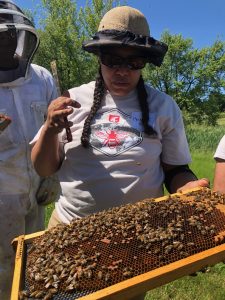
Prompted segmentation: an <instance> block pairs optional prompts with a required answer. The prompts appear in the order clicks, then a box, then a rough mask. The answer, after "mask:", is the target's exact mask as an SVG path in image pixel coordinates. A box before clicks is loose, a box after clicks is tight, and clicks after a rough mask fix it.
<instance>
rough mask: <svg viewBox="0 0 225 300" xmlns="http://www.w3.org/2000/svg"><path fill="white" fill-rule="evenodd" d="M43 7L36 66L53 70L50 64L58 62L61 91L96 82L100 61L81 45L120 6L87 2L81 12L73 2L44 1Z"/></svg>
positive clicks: (101, 2) (95, 0)
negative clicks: (103, 18) (106, 14)
mask: <svg viewBox="0 0 225 300" xmlns="http://www.w3.org/2000/svg"><path fill="white" fill-rule="evenodd" d="M42 4H43V8H42V9H43V14H42V15H44V18H43V19H41V20H40V22H41V25H42V27H41V29H40V30H39V35H40V40H41V43H40V47H39V50H38V52H37V55H36V57H35V62H36V63H37V64H40V65H42V66H44V67H46V68H47V69H50V63H51V61H53V60H56V62H57V68H58V75H59V79H60V83H61V90H62V91H64V90H66V89H68V88H71V87H73V86H77V85H80V84H83V83H85V82H88V81H91V80H94V79H95V75H96V73H97V69H98V63H97V59H96V57H95V56H94V55H91V54H88V53H86V52H84V51H83V50H82V43H83V41H84V40H85V39H90V38H91V36H92V35H93V34H94V33H95V32H96V31H97V27H98V23H99V21H100V19H101V17H102V16H103V14H104V13H105V12H106V10H108V9H110V8H111V7H112V6H113V5H116V4H119V2H118V1H115V0H114V1H113V0H107V1H103V0H93V1H91V3H90V2H89V1H87V3H86V5H85V6H84V7H81V8H80V9H79V10H78V8H77V3H76V1H74V0H42Z"/></svg>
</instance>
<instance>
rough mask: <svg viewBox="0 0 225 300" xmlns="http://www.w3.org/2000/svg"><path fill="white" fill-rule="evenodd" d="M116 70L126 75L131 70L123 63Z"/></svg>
mask: <svg viewBox="0 0 225 300" xmlns="http://www.w3.org/2000/svg"><path fill="white" fill-rule="evenodd" d="M115 72H116V74H120V75H125V74H128V73H129V72H130V69H129V68H128V66H126V65H124V66H123V65H121V66H118V67H117V68H115Z"/></svg>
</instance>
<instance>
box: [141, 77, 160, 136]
mask: <svg viewBox="0 0 225 300" xmlns="http://www.w3.org/2000/svg"><path fill="white" fill-rule="evenodd" d="M137 92H138V100H139V104H140V107H141V112H142V124H143V126H144V132H145V133H146V134H147V135H153V136H156V135H157V133H156V131H155V130H154V129H153V128H152V127H151V126H150V125H149V124H148V121H149V107H148V101H147V98H148V94H147V92H146V89H145V84H144V80H143V78H142V76H141V77H140V79H139V81H138V84H137Z"/></svg>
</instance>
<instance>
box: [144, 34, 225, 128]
mask: <svg viewBox="0 0 225 300" xmlns="http://www.w3.org/2000/svg"><path fill="white" fill-rule="evenodd" d="M161 40H162V41H164V42H165V43H167V44H168V46H169V50H168V53H167V54H166V56H165V59H164V62H163V64H162V66H161V67H160V68H158V67H154V66H147V67H146V68H145V70H144V77H145V79H146V80H148V81H149V82H150V83H151V85H152V86H154V87H156V88H158V89H159V90H161V91H163V92H165V93H167V94H169V95H171V96H172V97H173V98H174V99H175V100H176V101H177V103H178V105H179V107H180V108H181V109H182V110H183V111H184V114H185V115H186V114H187V115H188V116H189V119H190V120H191V122H193V120H194V121H196V122H206V123H208V124H215V119H216V118H217V117H218V111H219V105H218V106H217V105H216V102H215V101H216V99H219V97H216V98H215V97H214V98H213V99H214V100H212V98H211V99H210V96H211V95H212V94H215V93H217V95H223V94H224V88H225V43H223V42H221V41H216V42H215V43H214V44H213V45H212V47H208V48H203V49H200V50H198V49H194V48H193V41H192V39H184V38H183V37H182V36H181V35H171V34H170V33H169V32H168V31H166V32H164V33H163V34H162V37H161ZM209 104H210V105H209ZM206 108H207V109H206ZM203 116H204V117H203Z"/></svg>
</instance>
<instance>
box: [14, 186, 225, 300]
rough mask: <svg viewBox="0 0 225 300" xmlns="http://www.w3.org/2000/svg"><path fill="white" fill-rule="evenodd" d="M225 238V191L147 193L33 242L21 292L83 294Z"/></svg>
mask: <svg viewBox="0 0 225 300" xmlns="http://www.w3.org/2000/svg"><path fill="white" fill-rule="evenodd" d="M224 239H225V195H220V194H219V193H216V192H213V191H211V190H209V189H201V190H198V191H192V192H189V193H187V194H174V195H169V196H168V197H167V198H166V200H165V201H157V199H145V200H142V201H139V202H137V203H135V204H128V205H123V206H120V207H115V208H111V209H109V210H106V211H102V212H99V213H96V214H93V215H90V216H88V217H85V218H82V219H75V220H73V221H72V222H71V223H70V224H69V225H65V224H60V225H58V226H56V227H54V228H52V229H51V230H49V231H46V232H45V233H44V234H43V235H41V236H39V237H38V238H35V239H34V240H33V241H32V242H31V243H30V244H28V245H27V249H26V262H25V270H24V273H25V275H24V279H25V280H24V289H23V290H22V291H20V294H19V298H20V299H28V298H29V299H44V300H47V299H65V300H66V299H78V298H80V297H82V296H85V295H88V294H91V293H93V292H95V291H98V290H101V289H103V288H105V287H108V286H111V285H113V284H116V283H119V282H121V281H124V280H126V279H128V278H131V277H134V276H137V275H140V274H144V273H146V272H149V271H151V270H154V269H157V268H159V267H162V266H165V265H167V264H170V263H172V262H175V261H178V260H180V259H182V258H185V257H188V256H191V255H193V254H196V253H199V252H202V251H204V250H207V249H210V248H213V247H215V246H218V245H220V244H222V243H223V242H224Z"/></svg>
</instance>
